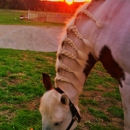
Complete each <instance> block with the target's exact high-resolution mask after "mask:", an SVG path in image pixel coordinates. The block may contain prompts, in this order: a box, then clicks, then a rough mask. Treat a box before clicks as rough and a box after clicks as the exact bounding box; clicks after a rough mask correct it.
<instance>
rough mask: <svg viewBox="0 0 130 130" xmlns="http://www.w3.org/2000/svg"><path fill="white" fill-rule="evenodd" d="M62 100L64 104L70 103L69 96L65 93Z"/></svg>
mask: <svg viewBox="0 0 130 130" xmlns="http://www.w3.org/2000/svg"><path fill="white" fill-rule="evenodd" d="M60 101H61V103H62V104H64V105H69V102H70V101H69V98H68V96H67V95H66V94H64V93H63V94H62V95H61V99H60Z"/></svg>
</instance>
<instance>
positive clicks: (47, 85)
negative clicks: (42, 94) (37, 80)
mask: <svg viewBox="0 0 130 130" xmlns="http://www.w3.org/2000/svg"><path fill="white" fill-rule="evenodd" d="M42 82H43V84H44V86H45V88H46V90H47V91H48V90H51V89H52V84H51V79H50V77H49V75H48V74H45V73H42Z"/></svg>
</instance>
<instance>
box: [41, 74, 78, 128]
mask: <svg viewBox="0 0 130 130" xmlns="http://www.w3.org/2000/svg"><path fill="white" fill-rule="evenodd" d="M43 83H44V86H45V88H46V89H47V92H46V93H45V94H44V95H43V96H42V98H41V104H40V113H41V115H42V130H73V129H74V128H75V127H76V126H77V123H78V121H77V119H76V118H75V119H74V120H73V114H72V111H75V108H71V107H72V106H71V105H72V104H70V100H69V98H68V96H67V95H66V94H65V93H62V92H61V93H60V91H61V90H59V92H58V90H55V89H53V88H52V85H51V80H50V77H49V76H48V75H47V74H43ZM71 109H72V110H71ZM74 114H75V117H76V114H77V113H75V112H74ZM69 127H70V128H69Z"/></svg>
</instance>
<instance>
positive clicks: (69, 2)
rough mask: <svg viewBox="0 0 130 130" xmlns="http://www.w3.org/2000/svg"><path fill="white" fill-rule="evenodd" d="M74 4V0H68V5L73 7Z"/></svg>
mask: <svg viewBox="0 0 130 130" xmlns="http://www.w3.org/2000/svg"><path fill="white" fill-rule="evenodd" d="M73 2H74V0H66V3H67V4H68V5H71V4H72V3H73Z"/></svg>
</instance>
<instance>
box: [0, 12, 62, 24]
mask: <svg viewBox="0 0 130 130" xmlns="http://www.w3.org/2000/svg"><path fill="white" fill-rule="evenodd" d="M21 15H24V16H28V11H19V10H0V24H5V25H31V26H46V25H53V26H59V25H63V24H60V23H46V22H38V21H32V20H28V19H24V20H20V16H21Z"/></svg>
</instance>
